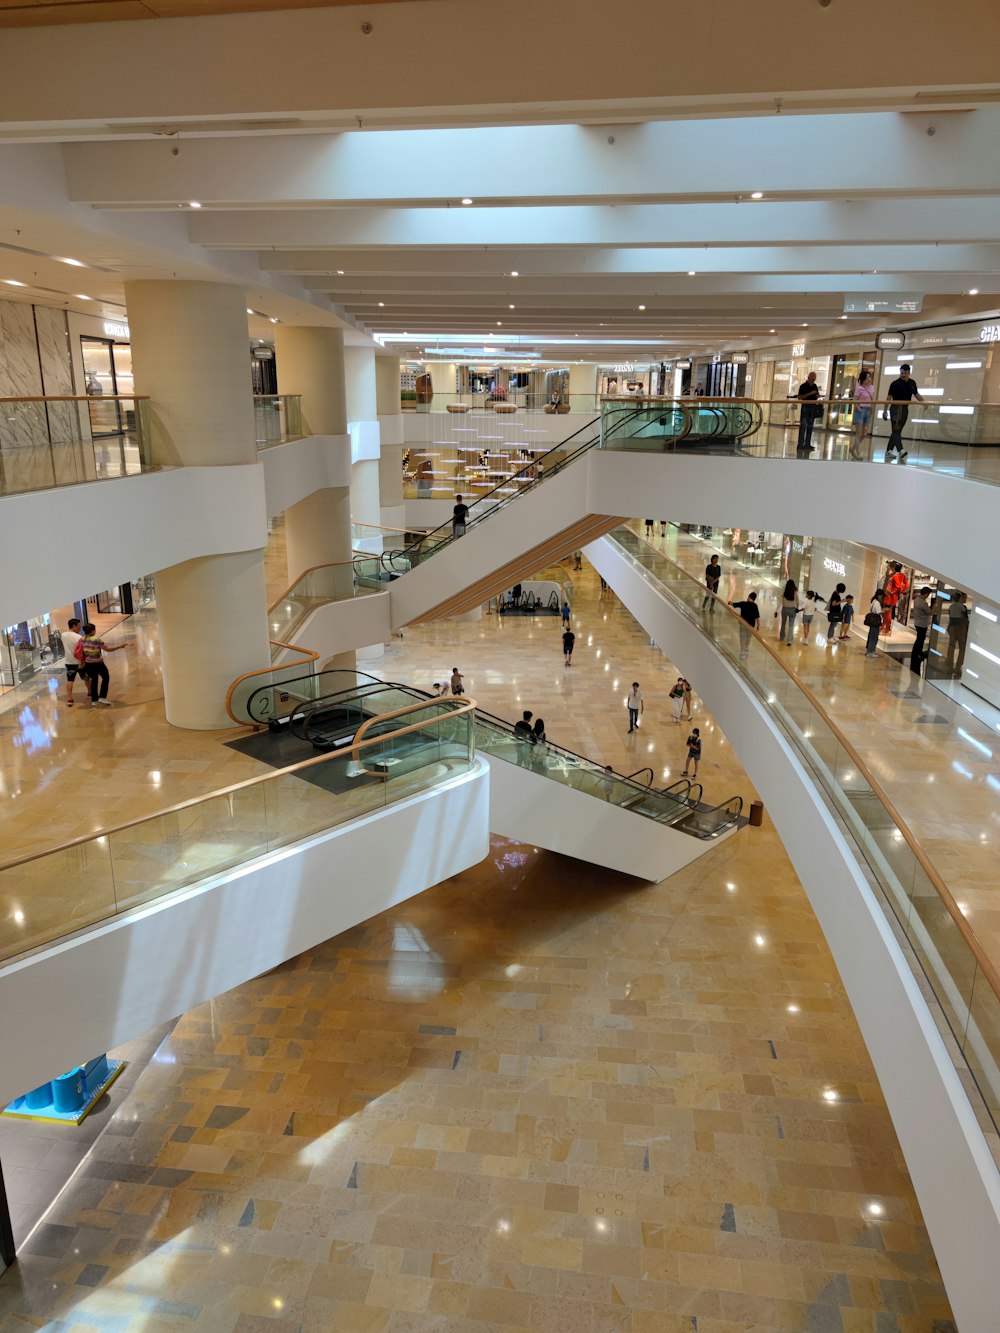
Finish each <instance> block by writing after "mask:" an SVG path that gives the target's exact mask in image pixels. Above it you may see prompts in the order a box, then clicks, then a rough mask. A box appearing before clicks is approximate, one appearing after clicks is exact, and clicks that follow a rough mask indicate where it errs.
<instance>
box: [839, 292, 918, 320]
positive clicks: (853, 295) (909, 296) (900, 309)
mask: <svg viewBox="0 0 1000 1333" xmlns="http://www.w3.org/2000/svg"><path fill="white" fill-rule="evenodd" d="M923 308H924V294H923V292H891V293H890V294H889V295H887V296H873V295H872V294H871V293H870V292H846V293H845V295H844V314H845V315H919V314H920V312H921V310H923Z"/></svg>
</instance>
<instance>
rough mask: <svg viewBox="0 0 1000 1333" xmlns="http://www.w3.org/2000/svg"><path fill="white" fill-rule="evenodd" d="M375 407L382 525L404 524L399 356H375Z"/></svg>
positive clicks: (398, 525) (389, 526)
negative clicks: (376, 412)
mask: <svg viewBox="0 0 1000 1333" xmlns="http://www.w3.org/2000/svg"><path fill="white" fill-rule="evenodd" d="M375 406H376V408H377V410H378V428H379V460H378V488H379V506H380V510H381V514H382V524H383V526H384V527H387V528H404V527H405V526H406V506H405V504H404V502H403V413H402V409H401V407H400V401H399V357H397V356H378V355H376V357H375Z"/></svg>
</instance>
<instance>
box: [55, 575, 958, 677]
mask: <svg viewBox="0 0 1000 1333" xmlns="http://www.w3.org/2000/svg"><path fill="white" fill-rule="evenodd" d="M967 602H968V598H967V597H966V595H965V593H964V592H953V593H952V594H951V601H950V602H949V603H948V656H947V658H946V659H945V662H946V670H947V671H949V672H950V673H951V675H953V676H961V674H962V667H963V666H964V664H965V645H966V642H967V641H968V638H969V608H968V605H967ZM72 623H73V622H72V621H70V624H72Z"/></svg>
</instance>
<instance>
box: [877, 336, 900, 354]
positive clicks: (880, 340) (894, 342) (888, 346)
mask: <svg viewBox="0 0 1000 1333" xmlns="http://www.w3.org/2000/svg"><path fill="white" fill-rule="evenodd" d="M875 346H876V347H880V348H881V349H882V351H893V352H898V351H899V350H900V348H902V347H905V346H906V334H905V333H880V334H879V335H878V337H877V338H876V339H875Z"/></svg>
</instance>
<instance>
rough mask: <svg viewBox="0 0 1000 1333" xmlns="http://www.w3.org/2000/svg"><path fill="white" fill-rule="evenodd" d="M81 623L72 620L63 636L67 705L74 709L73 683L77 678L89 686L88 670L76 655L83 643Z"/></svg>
mask: <svg viewBox="0 0 1000 1333" xmlns="http://www.w3.org/2000/svg"><path fill="white" fill-rule="evenodd" d="M79 629H80V622H79V620H77V619H75V618H74V619H73V620H70V621H69V622H68V623H67V629H66V633H65V634H64V635H63V636H62V641H63V650H64V651H65V653H66V705H67V707H68V708H72V707H73V682H74V681H75V680H76V678H77V676H79V677H80V679H81V680H82V681H83V683H84V685H86V684H87V668H86V667H85V666H84V665H83V659H82V658H80V657H77V655H76V645H77V644H78V643H81V642H82V640H83V635H82V634H80V633H79Z"/></svg>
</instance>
